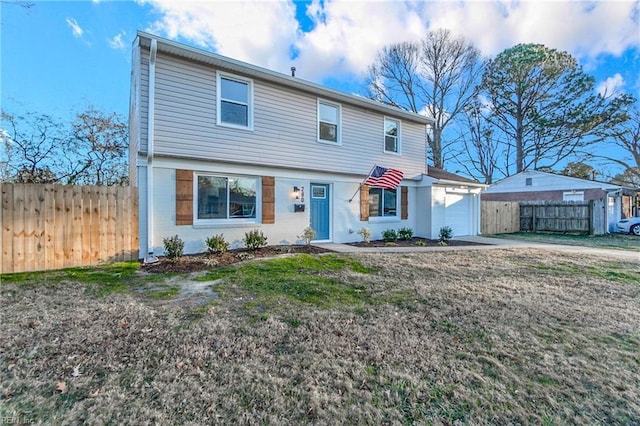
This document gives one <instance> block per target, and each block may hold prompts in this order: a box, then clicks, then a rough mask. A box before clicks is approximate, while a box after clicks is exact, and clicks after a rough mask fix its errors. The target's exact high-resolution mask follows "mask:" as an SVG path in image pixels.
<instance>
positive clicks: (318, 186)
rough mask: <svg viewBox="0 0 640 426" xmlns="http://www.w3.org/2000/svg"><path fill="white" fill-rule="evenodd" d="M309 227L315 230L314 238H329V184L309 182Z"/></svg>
mask: <svg viewBox="0 0 640 426" xmlns="http://www.w3.org/2000/svg"><path fill="white" fill-rule="evenodd" d="M311 227H312V228H313V230H314V231H316V240H328V239H330V238H329V185H328V184H326V183H312V184H311Z"/></svg>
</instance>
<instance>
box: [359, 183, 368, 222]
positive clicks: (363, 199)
mask: <svg viewBox="0 0 640 426" xmlns="http://www.w3.org/2000/svg"><path fill="white" fill-rule="evenodd" d="M360 220H361V221H367V220H369V187H368V186H367V185H361V186H360Z"/></svg>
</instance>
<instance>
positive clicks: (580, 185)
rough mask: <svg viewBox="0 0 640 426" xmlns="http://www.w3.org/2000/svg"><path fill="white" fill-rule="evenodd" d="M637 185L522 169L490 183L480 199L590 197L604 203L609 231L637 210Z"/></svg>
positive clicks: (585, 199) (522, 199) (578, 198)
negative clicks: (631, 185)
mask: <svg viewBox="0 0 640 426" xmlns="http://www.w3.org/2000/svg"><path fill="white" fill-rule="evenodd" d="M639 191H640V189H639V188H633V187H628V186H623V185H617V184H613V183H607V182H598V181H595V180H587V179H579V178H575V177H571V176H564V175H558V174H554V173H546V172H540V171H524V172H520V173H518V174H515V175H513V176H509V177H507V178H504V179H502V180H501V181H498V182H496V183H494V184H492V185H490V186H489V187H488V188H487V189H486V190H485V191H484V192H483V193H482V201H591V200H601V201H602V202H603V203H604V205H605V206H606V223H607V224H608V231H609V232H615V225H616V222H618V221H619V220H620V219H624V218H627V217H633V216H637V215H639V214H640V211H639V209H638V200H639V194H640V192H639Z"/></svg>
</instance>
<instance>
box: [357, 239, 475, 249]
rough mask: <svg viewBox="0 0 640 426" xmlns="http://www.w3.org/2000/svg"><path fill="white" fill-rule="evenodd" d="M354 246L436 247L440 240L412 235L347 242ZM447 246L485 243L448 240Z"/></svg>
mask: <svg viewBox="0 0 640 426" xmlns="http://www.w3.org/2000/svg"><path fill="white" fill-rule="evenodd" d="M347 244H348V245H350V246H355V247H437V246H440V245H441V244H440V240H430V239H427V238H420V237H413V238H411V239H410V240H398V241H396V242H394V243H388V242H385V241H384V240H373V241H370V242H368V243H365V242H362V241H359V242H357V243H347ZM446 245H447V246H484V245H486V244H482V243H474V242H471V241H460V240H449V242H448V243H447V244H446Z"/></svg>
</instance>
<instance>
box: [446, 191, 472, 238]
mask: <svg viewBox="0 0 640 426" xmlns="http://www.w3.org/2000/svg"><path fill="white" fill-rule="evenodd" d="M471 213H472V208H471V195H470V194H460V193H455V192H447V193H446V196H445V213H444V214H445V216H444V217H445V224H446V226H449V227H451V230H452V231H453V236H454V237H460V236H465V235H472V232H471V229H472V226H471V218H472V216H473V215H472V214H471Z"/></svg>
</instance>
